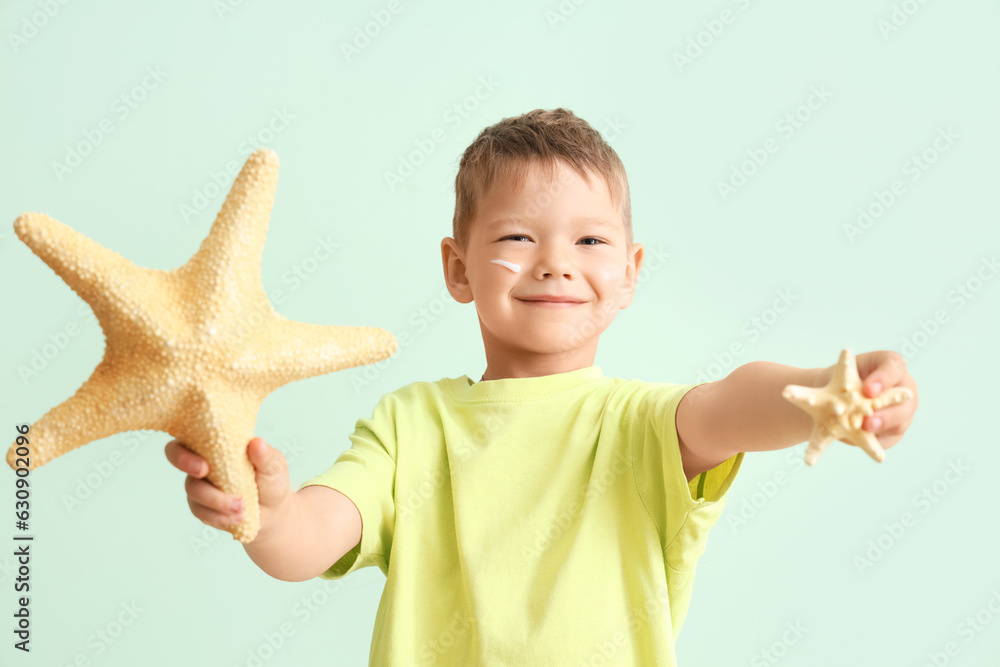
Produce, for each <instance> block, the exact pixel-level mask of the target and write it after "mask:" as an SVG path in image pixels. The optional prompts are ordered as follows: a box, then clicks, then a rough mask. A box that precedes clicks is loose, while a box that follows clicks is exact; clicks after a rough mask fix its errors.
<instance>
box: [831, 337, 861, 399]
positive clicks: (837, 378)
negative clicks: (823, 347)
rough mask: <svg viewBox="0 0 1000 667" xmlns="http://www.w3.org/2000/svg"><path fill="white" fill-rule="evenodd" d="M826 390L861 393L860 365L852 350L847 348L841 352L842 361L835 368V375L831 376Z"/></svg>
mask: <svg viewBox="0 0 1000 667" xmlns="http://www.w3.org/2000/svg"><path fill="white" fill-rule="evenodd" d="M826 389H827V390H828V391H832V392H835V393H842V392H849V391H857V392H860V391H861V378H859V377H858V365H857V362H856V361H855V360H854V354H853V353H852V352H851V349H850V348H848V347H845V348H844V349H842V350H841V351H840V359H838V361H837V363H836V365H835V366H834V367H833V373H832V374H831V375H830V382H829V383H828V384H827V385H826Z"/></svg>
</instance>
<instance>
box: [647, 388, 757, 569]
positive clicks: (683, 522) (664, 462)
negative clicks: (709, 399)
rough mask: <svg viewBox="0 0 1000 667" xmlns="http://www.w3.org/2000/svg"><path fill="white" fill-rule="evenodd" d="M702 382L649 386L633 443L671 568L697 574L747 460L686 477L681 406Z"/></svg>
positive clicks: (736, 457) (737, 458)
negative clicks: (711, 532) (680, 440)
mask: <svg viewBox="0 0 1000 667" xmlns="http://www.w3.org/2000/svg"><path fill="white" fill-rule="evenodd" d="M698 384H703V383H698ZM698 384H667V383H656V382H652V383H647V386H648V391H646V392H645V393H644V394H643V395H642V396H641V398H640V400H639V401H637V403H636V410H637V414H636V415H635V416H634V426H633V429H632V437H631V439H630V441H631V443H632V466H633V470H634V471H635V480H636V487H637V489H638V492H639V497H640V499H641V500H642V503H643V505H645V507H646V510H647V511H648V512H649V515H650V517H651V518H652V519H653V522H654V523H655V524H656V528H657V531H658V532H659V534H660V539H661V547H662V548H663V553H664V558H665V560H666V563H667V565H668V566H669V567H671V568H672V569H674V570H676V571H680V572H684V571H688V570H693V569H694V567H695V565H696V564H697V562H698V558H700V557H701V555H702V553H703V552H704V551H705V546H706V543H707V540H708V532H709V529H710V528H711V527H712V526H713V525H714V524H715V522H716V521H717V520H718V518H719V515H720V514H721V513H722V509H723V506H724V505H725V500H726V493H727V492H728V490H729V487H730V485H731V484H732V482H733V480H734V479H735V478H736V474H737V472H738V471H739V468H740V464H741V463H742V462H743V452H739V453H738V454H735V455H734V456H732V457H730V458H728V459H726V460H725V461H723V462H722V463H720V464H719V465H717V466H716V467H714V468H712V469H711V470H708V471H706V472H703V473H701V474H700V475H698V476H697V477H695V478H694V479H692V480H691V481H690V482H688V481H687V478H686V477H685V476H684V468H683V463H682V461H681V454H680V446H679V444H678V438H677V422H676V417H677V407H678V406H679V405H680V402H681V399H682V398H684V395H685V394H687V392H689V391H691V390H692V389H694V388H695V387H697V386H698Z"/></svg>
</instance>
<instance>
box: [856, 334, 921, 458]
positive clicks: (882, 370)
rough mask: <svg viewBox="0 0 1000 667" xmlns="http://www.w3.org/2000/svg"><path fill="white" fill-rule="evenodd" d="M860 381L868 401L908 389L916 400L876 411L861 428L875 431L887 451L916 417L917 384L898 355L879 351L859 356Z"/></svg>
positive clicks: (857, 362)
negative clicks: (888, 390)
mask: <svg viewBox="0 0 1000 667" xmlns="http://www.w3.org/2000/svg"><path fill="white" fill-rule="evenodd" d="M854 359H855V363H856V364H857V367H858V377H860V378H861V393H862V395H863V396H865V397H866V398H874V397H875V396H877V395H879V394H881V393H882V392H883V391H885V390H886V389H890V388H892V387H906V388H907V389H909V390H910V391H912V392H913V398H911V399H910V400H908V401H903V402H902V403H897V404H896V405H890V406H888V407H885V408H882V409H881V410H876V411H875V413H874V414H872V415H870V416H868V417H865V419H864V422H863V423H862V424H861V428H862V429H863V430H865V431H871V432H872V433H873V434H874V435H875V437H876V438H878V441H879V442H880V443H881V445H882V448H883V449H889V448H890V447H892V446H893V445H895V444H896V443H897V442H899V440H900V439H901V438H902V437H903V434H904V433H906V429H908V428H910V424H911V423H912V422H913V414H914V413H915V412H916V411H917V402H918V400H919V397H918V395H917V383H916V381H915V380H914V379H913V378H912V377H911V376H910V374H909V372H907V370H906V361H905V360H904V359H903V356H902V355H901V354H899V353H898V352H893V351H891V350H877V351H875V352H865V353H863V354H859V355H856V356H855V358H854Z"/></svg>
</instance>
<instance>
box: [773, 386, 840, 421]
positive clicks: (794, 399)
mask: <svg viewBox="0 0 1000 667" xmlns="http://www.w3.org/2000/svg"><path fill="white" fill-rule="evenodd" d="M781 395H782V396H783V397H784V398H785V400H787V401H788V402H790V403H791V404H792V405H795V406H796V407H798V408H801V409H802V410H805V411H806V412H807V413H809V414H810V415H811V416H812V417H813V418H818V417H819V416H821V415H825V414H827V412H829V411H830V409H831V408H830V406H831V405H832V404H833V403H834V401H833V397H832V396H831V395H830V393H829V392H827V391H826V390H825V389H823V388H822V387H804V386H802V385H797V384H790V385H786V386H785V388H784V389H783V390H782V392H781Z"/></svg>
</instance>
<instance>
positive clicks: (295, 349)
mask: <svg viewBox="0 0 1000 667" xmlns="http://www.w3.org/2000/svg"><path fill="white" fill-rule="evenodd" d="M396 347H397V343H396V337H395V336H393V335H392V333H390V332H388V331H386V330H385V329H380V328H378V327H355V326H335V325H326V324H309V323H307V322H296V321H294V320H288V319H285V318H284V317H281V316H280V315H277V314H275V315H274V317H273V318H271V319H269V321H268V322H267V323H266V324H265V325H263V326H261V327H259V328H258V329H257V330H255V331H254V333H253V335H252V344H249V345H247V346H246V347H245V348H244V351H243V353H242V354H241V355H240V356H239V360H238V361H237V362H236V364H235V369H234V370H236V371H237V373H238V374H239V375H240V376H242V378H243V381H244V382H245V383H247V384H249V385H250V386H259V387H262V388H263V391H264V392H265V393H264V395H265V396H266V395H267V394H269V393H270V392H272V391H274V390H275V389H277V388H278V387H281V386H284V385H286V384H288V383H289V382H294V381H296V380H303V379H305V378H310V377H314V376H317V375H324V374H326V373H332V372H334V371H339V370H343V369H345V368H353V367H355V366H364V365H366V364H371V363H374V362H376V361H380V360H382V359H385V358H387V357H390V356H392V354H393V353H394V352H395V351H396Z"/></svg>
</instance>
